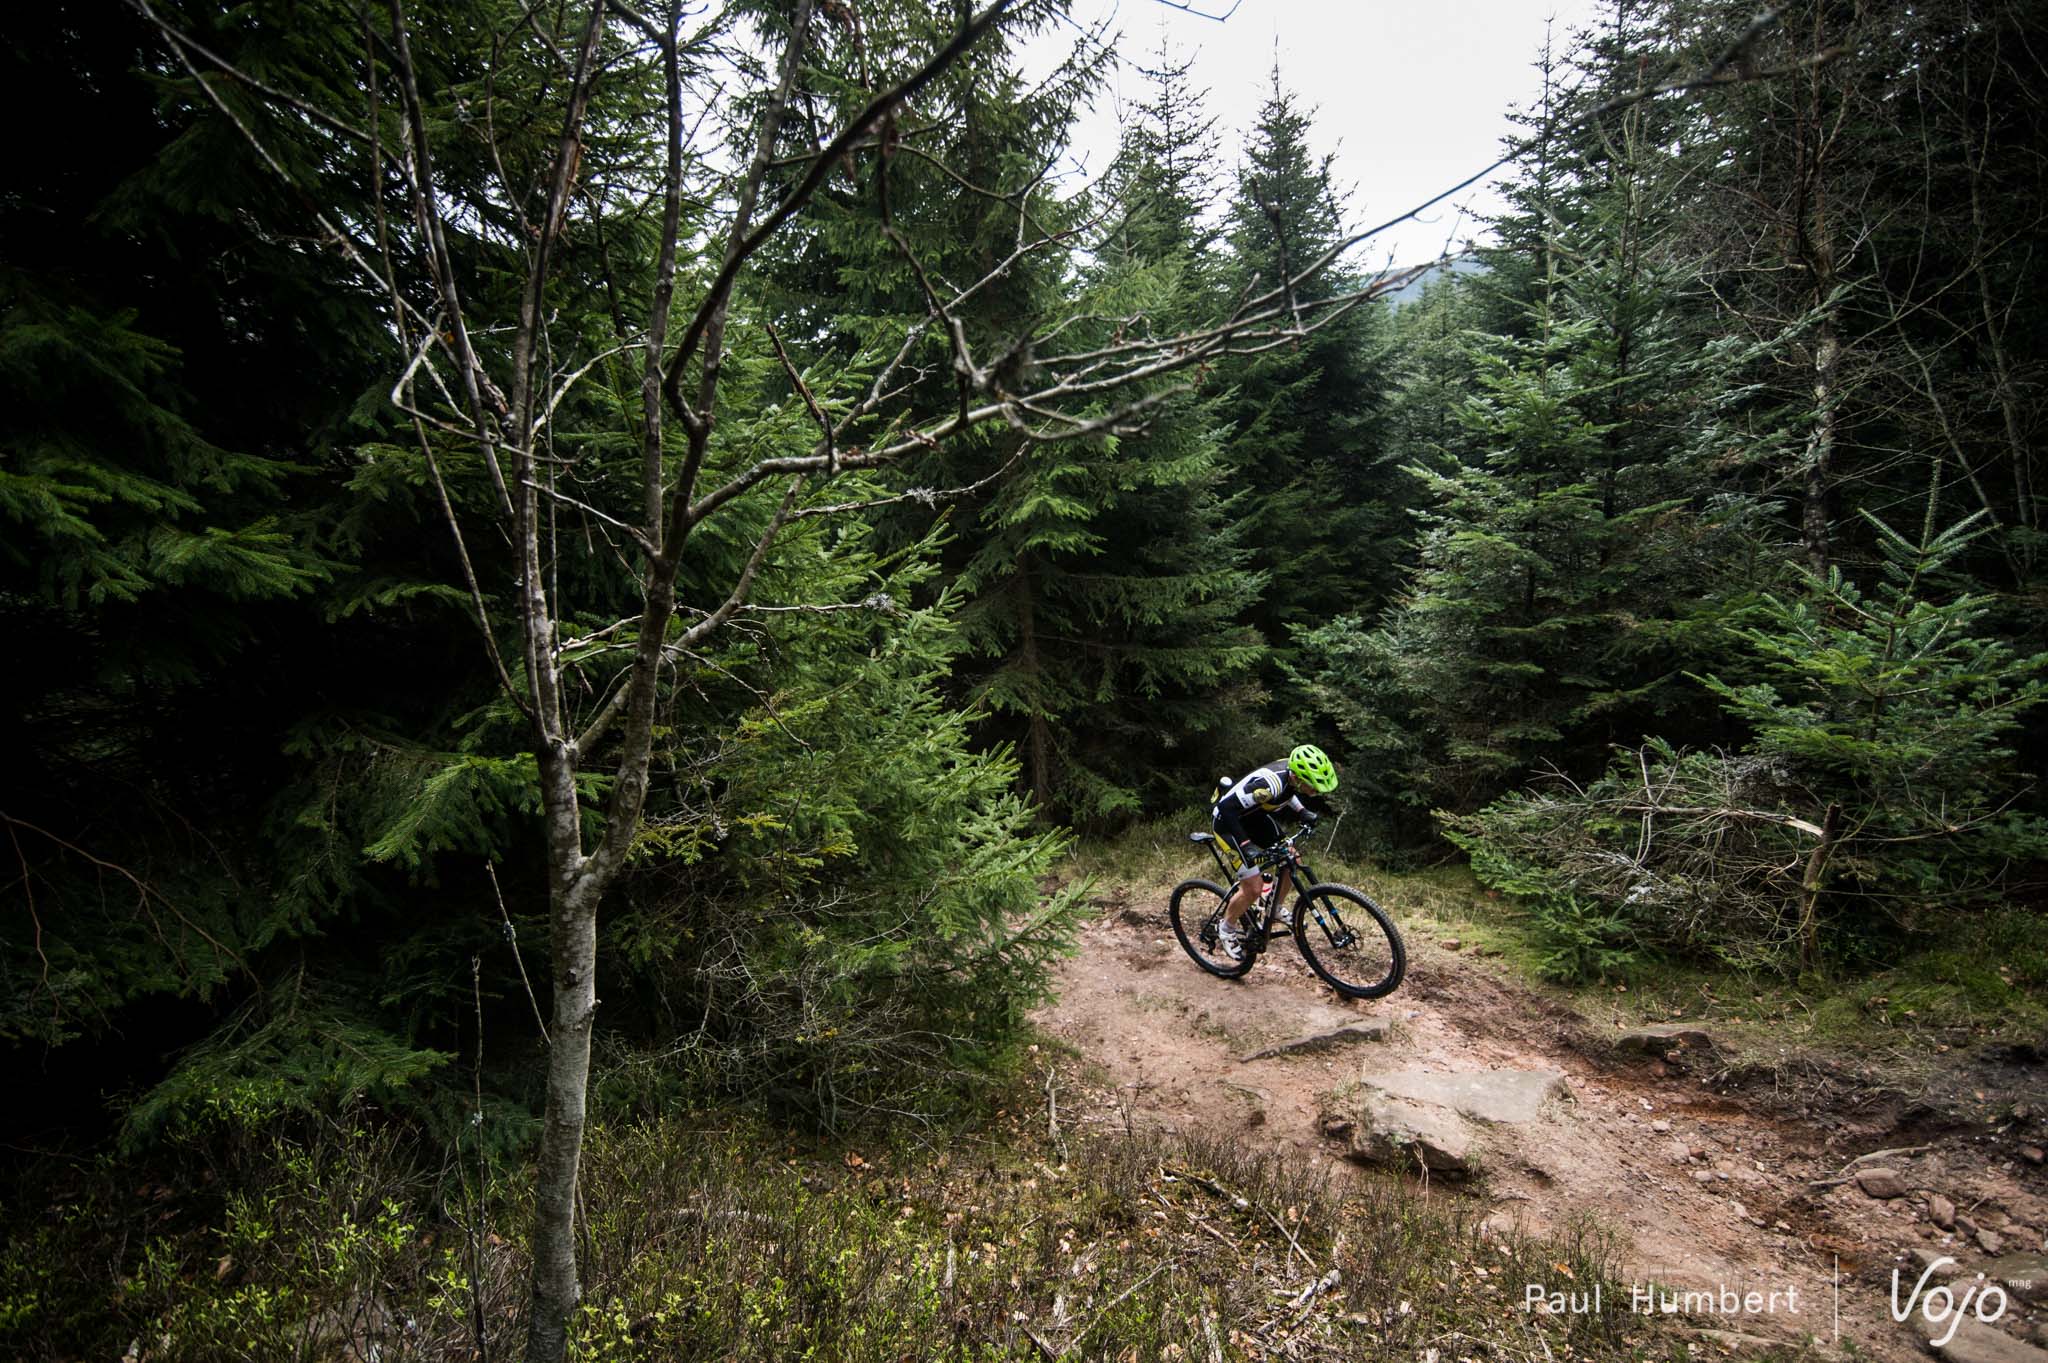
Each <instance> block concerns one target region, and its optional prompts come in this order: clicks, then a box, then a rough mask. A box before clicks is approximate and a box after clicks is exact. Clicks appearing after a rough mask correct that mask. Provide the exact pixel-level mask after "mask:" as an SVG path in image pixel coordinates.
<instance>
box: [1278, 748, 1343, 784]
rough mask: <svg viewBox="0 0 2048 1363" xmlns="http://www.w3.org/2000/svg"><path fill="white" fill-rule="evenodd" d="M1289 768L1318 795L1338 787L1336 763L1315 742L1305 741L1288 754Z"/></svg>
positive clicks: (1296, 778)
mask: <svg viewBox="0 0 2048 1363" xmlns="http://www.w3.org/2000/svg"><path fill="white" fill-rule="evenodd" d="M1287 770H1289V771H1291V772H1293V773H1294V779H1295V780H1297V781H1299V782H1301V783H1302V784H1303V785H1305V786H1307V787H1308V788H1309V789H1310V790H1312V791H1314V792H1315V793H1316V794H1318V795H1328V794H1329V793H1330V792H1331V791H1333V790H1335V789H1336V788H1337V765H1336V763H1334V762H1332V761H1331V760H1330V755H1329V754H1328V753H1326V752H1324V751H1323V750H1322V749H1321V748H1318V747H1317V746H1316V745H1315V744H1313V743H1304V744H1302V745H1301V746H1300V747H1298V748H1296V749H1295V750H1294V751H1293V752H1291V753H1289V754H1287Z"/></svg>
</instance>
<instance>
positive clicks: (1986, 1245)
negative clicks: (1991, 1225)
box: [1977, 1230, 2005, 1254]
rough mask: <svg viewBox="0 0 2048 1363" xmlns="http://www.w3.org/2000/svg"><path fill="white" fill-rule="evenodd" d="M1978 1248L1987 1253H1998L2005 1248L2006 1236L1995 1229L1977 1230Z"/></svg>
mask: <svg viewBox="0 0 2048 1363" xmlns="http://www.w3.org/2000/svg"><path fill="white" fill-rule="evenodd" d="M1977 1248H1978V1249H1981V1250H1983V1251H1984V1252H1985V1253H1986V1254H1997V1253H2000V1252H2001V1251H2003V1250H2004V1249H2005V1237H2004V1236H2003V1235H2000V1234H1999V1233H1998V1232H1997V1231H1995V1230H1980V1231H1978V1232H1977Z"/></svg>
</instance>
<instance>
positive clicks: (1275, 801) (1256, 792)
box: [1216, 758, 1308, 814]
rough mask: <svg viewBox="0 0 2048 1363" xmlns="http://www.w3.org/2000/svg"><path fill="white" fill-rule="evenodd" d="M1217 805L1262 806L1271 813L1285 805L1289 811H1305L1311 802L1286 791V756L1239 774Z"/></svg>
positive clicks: (1247, 808)
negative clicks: (1308, 802)
mask: <svg viewBox="0 0 2048 1363" xmlns="http://www.w3.org/2000/svg"><path fill="white" fill-rule="evenodd" d="M1216 804H1217V807H1218V808H1222V807H1225V806H1234V807H1235V808H1236V809H1237V810H1238V811H1240V812H1242V811H1244V810H1250V809H1262V810H1265V811H1266V812H1267V813H1269V814H1270V813H1271V812H1272V811H1274V810H1275V809H1284V810H1286V811H1287V812H1288V813H1290V814H1306V813H1307V812H1308V806H1307V805H1305V804H1303V803H1302V802H1301V797H1300V796H1298V795H1290V794H1288V791H1287V760H1286V759H1285V758H1282V759H1281V760H1280V761H1278V762H1268V763H1267V764H1266V765H1265V766H1263V767H1260V768H1259V769H1258V770H1256V771H1253V772H1251V773H1249V774H1248V775H1245V776H1241V777H1239V778H1238V781H1237V784H1236V785H1234V786H1232V787H1231V788H1230V789H1228V790H1226V791H1224V792H1223V794H1222V795H1221V796H1220V797H1218V799H1217V801H1216Z"/></svg>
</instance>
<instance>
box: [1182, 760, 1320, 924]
mask: <svg viewBox="0 0 2048 1363" xmlns="http://www.w3.org/2000/svg"><path fill="white" fill-rule="evenodd" d="M1336 788H1337V767H1336V764H1335V763H1333V762H1332V761H1330V759H1329V756H1328V755H1327V754H1325V753H1324V752H1323V750H1322V749H1321V748H1318V747H1317V746H1316V745H1315V744H1313V743H1304V744H1302V745H1301V746H1300V747H1298V748H1296V749H1295V750H1294V751H1293V752H1291V753H1289V754H1287V758H1286V760H1285V761H1282V762H1268V763H1267V764H1266V765H1265V766H1263V767H1260V768H1259V769H1258V770H1256V771H1254V772H1252V773H1250V774H1249V775H1246V776H1243V777H1240V778H1239V779H1238V780H1237V781H1236V782H1235V783H1234V784H1232V785H1230V786H1229V787H1228V788H1226V789H1225V790H1223V791H1222V793H1221V794H1219V795H1218V796H1217V797H1216V803H1215V804H1214V805H1212V806H1210V809H1209V817H1210V819H1211V820H1212V821H1213V822H1214V824H1215V826H1216V833H1217V836H1218V837H1220V838H1222V839H1223V840H1224V841H1225V842H1226V843H1228V844H1229V845H1230V846H1231V847H1232V848H1234V849H1235V850H1236V852H1237V855H1238V859H1239V862H1240V865H1239V866H1238V871H1237V888H1236V889H1235V890H1233V891H1232V892H1231V895H1230V899H1229V901H1228V902H1227V903H1225V904H1224V906H1223V921H1222V922H1220V923H1218V924H1217V925H1216V936H1217V939H1218V940H1219V941H1220V942H1221V943H1222V945H1223V950H1224V953H1225V954H1226V955H1228V956H1229V957H1230V959H1232V960H1233V961H1237V960H1243V959H1244V930H1243V929H1242V928H1240V927H1239V926H1238V923H1239V921H1240V920H1242V919H1243V917H1244V914H1245V910H1246V909H1249V908H1250V907H1251V906H1252V901H1253V900H1255V899H1257V898H1258V895H1259V865H1258V859H1259V856H1260V854H1261V853H1263V852H1264V851H1265V850H1266V849H1267V848H1269V847H1272V846H1275V845H1276V844H1278V843H1279V842H1280V840H1281V833H1280V821H1279V820H1278V819H1277V818H1276V817H1274V815H1275V813H1276V811H1281V810H1284V811H1286V812H1287V813H1290V814H1292V815H1294V816H1295V817H1296V818H1298V819H1300V820H1301V821H1302V822H1303V823H1305V824H1313V823H1314V822H1315V821H1316V812H1315V811H1314V810H1312V809H1310V808H1309V807H1308V806H1307V805H1305V804H1303V803H1302V800H1301V792H1303V791H1307V792H1308V793H1309V794H1310V795H1328V794H1329V793H1330V792H1331V791H1333V790H1335V789H1336ZM1290 879H1291V876H1290V874H1289V869H1288V868H1287V867H1286V866H1284V865H1283V866H1282V867H1281V868H1280V883H1279V884H1278V885H1277V886H1275V887H1274V902H1275V903H1280V904H1284V903H1286V902H1287V891H1288V881H1289V880H1290ZM1282 913H1283V915H1284V913H1285V910H1282Z"/></svg>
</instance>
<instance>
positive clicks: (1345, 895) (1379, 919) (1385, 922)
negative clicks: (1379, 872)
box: [1294, 885, 1408, 999]
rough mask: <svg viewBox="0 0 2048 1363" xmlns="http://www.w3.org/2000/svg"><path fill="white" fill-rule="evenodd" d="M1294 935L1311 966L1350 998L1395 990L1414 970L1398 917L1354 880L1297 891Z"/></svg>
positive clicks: (1325, 981)
mask: <svg viewBox="0 0 2048 1363" xmlns="http://www.w3.org/2000/svg"><path fill="white" fill-rule="evenodd" d="M1294 940H1295V942H1296V944H1298V945H1299V946H1300V947H1301V954H1302V956H1303V958H1305V959H1306V960H1307V961H1308V964H1309V969H1311V970H1313V971H1315V972H1316V974H1318V975H1320V976H1322V977H1323V982H1324V983H1325V984H1327V985H1329V986H1330V988H1332V989H1334V990H1336V991H1337V992H1338V993H1340V994H1342V995H1344V996H1345V997H1346V998H1352V999H1377V998H1382V997H1384V996H1386V995H1388V994H1391V993H1393V992H1394V989H1395V987H1396V986H1398V985H1399V984H1400V983H1401V976H1402V975H1403V974H1405V973H1406V972H1407V969H1408V948H1407V947H1406V946H1405V945H1404V944H1403V943H1402V941H1401V933H1400V930H1399V929H1397V928H1396V927H1395V926H1394V922H1393V920H1392V919H1390V918H1388V917H1387V915H1386V912H1385V911H1384V910H1382V909H1381V908H1380V906H1379V905H1377V904H1375V903H1373V902H1372V901H1371V900H1370V899H1368V898H1366V897H1365V896H1364V895H1362V894H1360V893H1359V892H1358V891H1357V890H1354V889H1352V888H1351V887H1350V886H1349V885H1311V886H1309V887H1308V888H1307V889H1305V890H1303V891H1302V892H1301V893H1300V894H1299V895H1297V896H1296V897H1295V901H1294Z"/></svg>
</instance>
